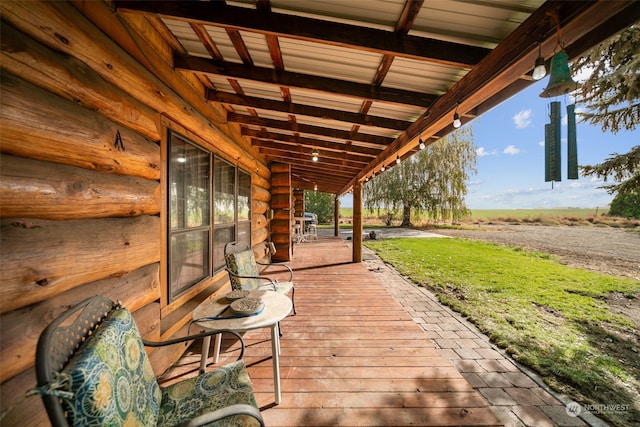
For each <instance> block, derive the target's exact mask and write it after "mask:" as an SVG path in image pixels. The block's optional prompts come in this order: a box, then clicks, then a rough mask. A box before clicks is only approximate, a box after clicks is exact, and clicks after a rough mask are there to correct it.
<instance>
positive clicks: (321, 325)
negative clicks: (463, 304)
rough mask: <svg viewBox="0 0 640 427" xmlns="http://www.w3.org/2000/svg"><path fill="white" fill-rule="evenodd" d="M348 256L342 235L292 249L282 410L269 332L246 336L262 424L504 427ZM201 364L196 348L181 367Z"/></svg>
mask: <svg viewBox="0 0 640 427" xmlns="http://www.w3.org/2000/svg"><path fill="white" fill-rule="evenodd" d="M351 256H352V253H351V246H350V243H347V242H345V241H344V240H341V239H339V238H327V237H324V238H320V240H319V241H317V242H313V243H305V244H299V245H296V246H295V251H294V259H293V260H292V262H290V263H289V265H291V266H292V267H293V269H294V280H295V286H296V308H297V311H298V314H297V316H289V317H287V318H286V319H284V320H283V321H282V322H281V327H282V332H283V337H282V339H281V356H280V370H281V386H282V402H281V403H280V404H279V405H277V406H276V405H275V403H274V392H273V370H272V364H271V343H270V335H269V331H268V329H263V330H255V331H250V332H247V333H246V334H245V335H244V338H245V342H246V344H247V348H246V352H245V356H244V360H245V363H246V364H247V366H248V368H249V375H250V376H251V380H252V382H253V387H254V390H255V393H256V398H257V400H258V404H259V405H260V407H261V410H262V413H263V416H264V418H265V422H266V424H267V425H269V426H347V425H348V426H400V425H420V426H451V425H464V426H487V425H491V426H494V425H501V423H500V421H499V420H498V419H497V418H496V416H495V415H494V414H493V413H492V411H491V410H490V408H489V407H488V406H487V403H486V402H485V400H484V399H483V398H482V397H481V396H480V395H479V394H478V393H477V392H476V391H475V390H474V389H473V388H472V387H471V386H470V385H469V383H468V382H467V381H466V380H465V379H464V377H463V376H462V375H461V374H460V373H459V372H458V370H457V369H456V368H455V367H454V366H453V365H452V364H451V362H450V361H449V360H448V359H446V358H444V357H442V356H440V355H439V353H438V351H437V350H436V348H435V345H434V343H433V341H432V340H431V339H429V338H428V337H427V336H426V335H425V333H424V331H423V330H422V329H421V328H420V326H418V325H417V324H416V323H415V322H414V321H413V320H412V319H411V318H410V317H409V315H408V314H407V313H406V312H405V311H404V310H403V308H402V307H401V306H400V305H399V304H398V303H397V302H396V300H395V299H394V298H393V297H392V296H391V295H390V294H389V293H388V292H387V291H386V290H385V289H383V288H382V286H381V285H380V284H379V282H378V280H377V279H376V278H375V277H374V276H373V273H371V272H370V271H369V270H367V269H366V267H365V265H364V264H362V263H358V264H354V263H351V262H350V261H351ZM193 350H194V352H195V351H196V350H197V349H193ZM236 350H237V346H235V345H231V346H230V347H229V348H227V349H226V352H224V353H223V354H222V355H221V361H220V362H221V363H225V362H226V361H227V360H231V359H232V358H235V357H237V351H236ZM223 351H224V350H223ZM198 362H199V355H198V354H194V355H186V356H185V358H183V359H182V360H181V362H180V364H179V367H178V369H179V370H180V371H181V372H182V373H186V374H189V373H192V374H193V373H195V372H196V371H197V367H198ZM172 376H174V377H175V375H172Z"/></svg>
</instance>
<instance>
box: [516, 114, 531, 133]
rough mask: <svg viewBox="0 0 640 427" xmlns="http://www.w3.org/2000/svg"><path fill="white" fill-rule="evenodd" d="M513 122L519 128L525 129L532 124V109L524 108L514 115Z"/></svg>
mask: <svg viewBox="0 0 640 427" xmlns="http://www.w3.org/2000/svg"><path fill="white" fill-rule="evenodd" d="M513 122H514V123H515V125H516V128H517V129H524V128H526V127H527V126H529V125H530V124H531V109H529V110H522V111H520V112H519V113H518V114H516V115H515V116H513Z"/></svg>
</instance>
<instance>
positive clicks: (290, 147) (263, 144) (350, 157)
mask: <svg viewBox="0 0 640 427" xmlns="http://www.w3.org/2000/svg"><path fill="white" fill-rule="evenodd" d="M251 142H252V143H253V145H254V146H255V147H260V149H271V150H279V151H284V152H291V153H299V154H302V155H303V156H305V157H306V158H307V159H309V161H313V160H311V149H310V148H309V147H306V146H302V145H298V144H283V143H278V142H273V141H265V140H259V139H256V138H253V139H252V140H251ZM316 150H317V149H316ZM317 151H318V157H320V158H321V159H333V160H338V161H342V160H344V161H349V162H352V163H354V164H358V163H359V164H360V167H363V165H367V164H368V163H369V162H370V161H371V156H358V155H354V154H353V153H352V152H348V151H346V150H342V151H334V150H317Z"/></svg>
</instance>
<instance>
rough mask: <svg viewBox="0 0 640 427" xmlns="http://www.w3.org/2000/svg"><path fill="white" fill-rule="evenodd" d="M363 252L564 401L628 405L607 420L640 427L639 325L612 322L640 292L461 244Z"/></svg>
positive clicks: (542, 259)
mask: <svg viewBox="0 0 640 427" xmlns="http://www.w3.org/2000/svg"><path fill="white" fill-rule="evenodd" d="M366 245H367V246H368V247H370V248H371V249H373V250H375V251H376V252H377V253H378V255H379V256H380V257H381V258H382V259H383V260H385V261H386V262H388V263H389V264H391V265H393V266H394V267H395V268H396V269H397V270H398V271H400V272H401V273H402V274H403V275H406V276H407V277H409V278H410V279H411V280H413V281H414V282H415V283H417V284H419V285H421V286H426V287H429V288H430V289H431V290H433V291H434V292H435V293H436V294H437V295H438V298H439V299H440V301H441V302H442V303H444V304H446V305H449V306H450V307H452V308H453V309H454V310H456V311H458V312H460V313H461V314H462V315H464V316H465V317H467V318H468V319H469V320H471V321H472V322H473V323H475V324H476V325H477V326H478V327H479V329H480V330H482V331H483V332H484V333H486V334H487V335H488V336H489V337H490V338H491V339H492V341H493V342H495V343H496V344H497V345H498V346H500V347H501V348H504V349H505V350H506V351H507V352H508V353H509V354H511V355H512V357H513V358H514V359H515V360H517V361H518V362H520V363H523V364H525V365H527V366H529V367H531V368H533V369H534V370H536V371H537V372H538V373H539V374H540V375H541V376H542V377H543V378H544V379H545V381H546V382H547V383H548V384H549V385H550V386H551V387H553V388H554V389H556V390H557V391H560V392H563V393H565V394H567V395H569V396H571V398H573V399H574V400H576V401H579V402H582V403H584V404H594V405H597V404H620V405H629V408H630V409H629V410H628V411H624V412H618V413H613V414H607V417H608V418H609V419H610V421H612V422H613V423H615V424H616V425H632V424H633V423H636V422H638V421H639V420H640V406H639V405H640V363H639V362H638V360H640V355H639V354H638V351H639V350H640V349H638V347H637V343H636V342H635V341H634V337H633V334H634V333H635V332H636V331H635V330H634V325H633V323H632V322H630V321H629V320H628V319H626V318H624V317H621V316H619V315H616V314H614V313H612V312H611V310H610V309H609V306H608V305H607V303H606V300H607V298H608V297H609V296H611V295H613V294H615V295H617V296H620V295H623V296H625V297H628V298H633V297H634V296H637V295H638V293H640V283H639V282H637V281H633V280H627V279H620V278H614V277H611V276H605V275H601V274H597V273H592V272H588V271H586V270H580V269H575V268H569V267H566V266H564V265H561V264H559V263H557V262H556V261H555V260H554V259H553V257H552V256H551V255H548V254H543V253H539V252H529V251H525V250H522V249H520V248H510V247H505V246H499V245H494V244H490V243H484V242H477V241H468V240H461V239H409V238H407V239H387V240H382V241H367V242H366Z"/></svg>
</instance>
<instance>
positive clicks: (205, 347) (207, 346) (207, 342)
mask: <svg viewBox="0 0 640 427" xmlns="http://www.w3.org/2000/svg"><path fill="white" fill-rule="evenodd" d="M221 344H222V334H216V339H215V341H214V344H213V363H214V364H216V363H218V356H219V355H220V345H221ZM210 350H211V335H209V336H208V337H204V338H203V339H202V353H201V356H200V373H201V374H202V373H204V371H205V370H206V369H207V357H208V356H209V351H210Z"/></svg>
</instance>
